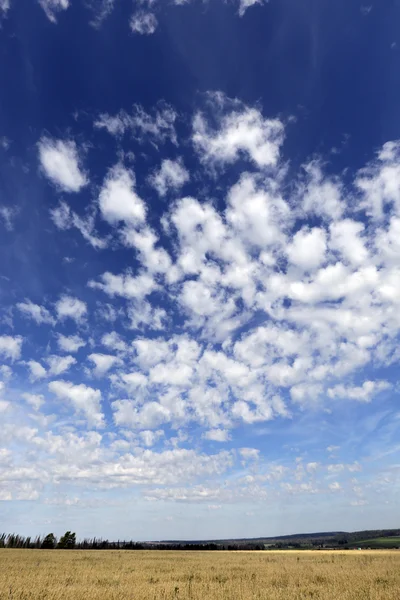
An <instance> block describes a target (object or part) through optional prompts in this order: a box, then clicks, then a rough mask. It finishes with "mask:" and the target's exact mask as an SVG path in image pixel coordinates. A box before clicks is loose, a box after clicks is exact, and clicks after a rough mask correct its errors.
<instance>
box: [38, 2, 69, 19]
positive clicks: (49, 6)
mask: <svg viewBox="0 0 400 600" xmlns="http://www.w3.org/2000/svg"><path fill="white" fill-rule="evenodd" d="M39 4H40V6H41V7H42V8H43V10H44V12H45V13H46V16H47V18H48V19H49V21H51V22H52V23H57V13H59V12H61V11H63V10H67V8H69V0H39Z"/></svg>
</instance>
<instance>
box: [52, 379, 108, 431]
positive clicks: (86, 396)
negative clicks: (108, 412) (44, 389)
mask: <svg viewBox="0 0 400 600" xmlns="http://www.w3.org/2000/svg"><path fill="white" fill-rule="evenodd" d="M49 390H50V392H52V393H53V394H55V395H56V396H57V397H58V398H60V399H61V400H66V401H68V402H69V403H70V404H71V405H72V407H73V408H74V410H75V412H76V413H77V414H78V415H79V414H83V415H84V416H85V418H86V419H87V422H88V424H89V425H90V426H92V427H103V426H104V417H103V413H102V411H101V404H100V403H101V392H100V390H96V389H93V388H91V387H89V386H86V385H84V384H83V383H81V384H79V385H74V384H73V383H71V382H69V381H64V380H60V381H51V382H50V383H49Z"/></svg>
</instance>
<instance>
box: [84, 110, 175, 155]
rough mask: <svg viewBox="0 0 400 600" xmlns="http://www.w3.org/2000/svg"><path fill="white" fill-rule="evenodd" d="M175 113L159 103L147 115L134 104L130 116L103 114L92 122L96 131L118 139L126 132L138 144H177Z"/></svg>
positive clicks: (123, 112)
mask: <svg viewBox="0 0 400 600" xmlns="http://www.w3.org/2000/svg"><path fill="white" fill-rule="evenodd" d="M176 119H177V113H176V112H175V110H174V109H173V108H172V107H171V106H170V105H169V104H166V103H164V102H159V103H158V104H157V106H156V107H155V109H154V110H153V111H152V112H151V113H147V112H146V111H145V110H144V109H143V107H142V106H140V105H139V104H134V105H133V107H132V114H128V113H127V112H125V111H123V110H122V111H120V112H119V113H118V114H117V115H114V116H113V115H109V114H108V113H103V114H101V115H100V116H99V118H98V119H97V120H96V121H95V122H94V127H95V128H96V129H105V130H106V131H108V133H109V134H110V135H113V136H117V137H120V136H122V135H123V134H124V133H125V132H126V131H129V132H130V133H131V134H132V136H133V137H134V138H135V139H136V140H138V141H139V142H142V143H143V142H148V141H150V142H151V143H153V144H155V145H158V144H160V143H164V142H166V141H167V140H170V141H171V142H172V143H173V144H177V137H176V131H175V121H176Z"/></svg>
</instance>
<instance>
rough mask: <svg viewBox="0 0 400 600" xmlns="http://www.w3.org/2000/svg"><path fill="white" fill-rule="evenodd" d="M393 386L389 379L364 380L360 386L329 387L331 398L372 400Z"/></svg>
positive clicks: (340, 385) (341, 385)
mask: <svg viewBox="0 0 400 600" xmlns="http://www.w3.org/2000/svg"><path fill="white" fill-rule="evenodd" d="M390 387H391V385H390V383H389V382H388V381H364V383H363V384H362V385H360V386H345V385H343V384H339V385H336V386H335V387H333V388H329V389H328V396H329V398H343V399H346V398H348V399H350V400H358V401H360V402H370V401H371V400H372V398H373V397H374V396H376V395H377V394H379V393H380V392H383V391H385V390H387V389H389V388H390Z"/></svg>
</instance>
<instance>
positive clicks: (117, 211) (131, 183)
mask: <svg viewBox="0 0 400 600" xmlns="http://www.w3.org/2000/svg"><path fill="white" fill-rule="evenodd" d="M99 208H100V212H101V215H102V217H103V219H104V220H105V221H107V222H108V223H110V225H114V224H118V223H119V222H121V221H123V222H125V223H127V224H129V225H138V224H140V223H143V222H144V221H145V218H146V207H145V204H144V202H143V200H142V199H141V198H139V196H138V195H137V194H136V192H135V177H134V174H133V173H132V171H130V170H128V169H126V168H125V167H123V166H122V165H117V166H115V167H114V168H113V169H111V170H110V171H109V173H108V175H107V177H106V179H105V181H104V184H103V187H102V189H101V191H100V195H99Z"/></svg>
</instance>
